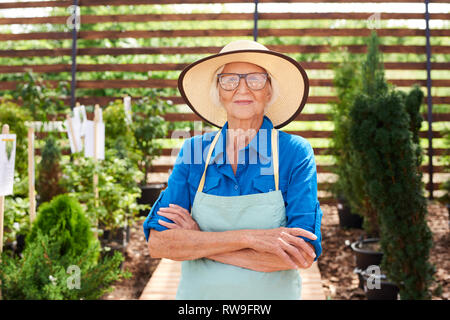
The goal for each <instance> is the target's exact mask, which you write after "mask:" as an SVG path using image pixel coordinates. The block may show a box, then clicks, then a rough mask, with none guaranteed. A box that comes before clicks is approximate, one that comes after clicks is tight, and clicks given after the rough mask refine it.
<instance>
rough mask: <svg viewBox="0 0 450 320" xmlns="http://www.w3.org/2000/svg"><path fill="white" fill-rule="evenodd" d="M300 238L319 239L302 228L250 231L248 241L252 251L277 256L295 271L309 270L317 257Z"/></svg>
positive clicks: (309, 246) (310, 247)
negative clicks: (300, 269)
mask: <svg viewBox="0 0 450 320" xmlns="http://www.w3.org/2000/svg"><path fill="white" fill-rule="evenodd" d="M298 236H303V237H306V238H308V239H311V240H315V239H317V237H316V236H315V235H314V234H312V233H311V232H309V231H306V230H303V229H301V228H276V229H262V230H248V234H247V237H246V239H247V241H248V246H249V247H250V248H251V249H254V250H256V251H260V252H269V253H273V254H276V255H277V256H279V257H280V258H281V259H282V260H283V261H285V262H286V263H287V264H288V265H290V266H292V268H293V269H297V268H299V267H300V268H309V267H310V266H311V264H312V263H313V262H314V258H315V257H316V255H315V253H314V250H313V248H312V246H311V245H310V244H308V243H307V242H305V241H304V240H303V239H301V238H299V237H298Z"/></svg>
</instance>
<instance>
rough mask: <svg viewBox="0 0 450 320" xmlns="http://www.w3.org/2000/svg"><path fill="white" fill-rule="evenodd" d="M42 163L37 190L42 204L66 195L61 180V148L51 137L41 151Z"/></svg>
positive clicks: (40, 163)
mask: <svg viewBox="0 0 450 320" xmlns="http://www.w3.org/2000/svg"><path fill="white" fill-rule="evenodd" d="M41 150H42V151H41V156H42V158H41V161H40V162H39V165H38V178H37V181H36V190H37V191H38V194H39V201H40V202H47V201H50V200H51V199H52V198H53V197H55V196H57V195H59V194H62V193H65V190H64V189H63V188H62V187H61V185H60V183H59V180H60V179H61V175H62V171H61V166H60V162H61V148H60V147H59V146H58V141H57V140H56V139H55V137H53V135H51V134H50V135H49V136H48V137H47V138H46V139H45V144H44V146H43V148H42V149H41Z"/></svg>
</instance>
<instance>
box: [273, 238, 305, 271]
mask: <svg viewBox="0 0 450 320" xmlns="http://www.w3.org/2000/svg"><path fill="white" fill-rule="evenodd" d="M278 239H279V240H280V243H281V247H282V248H283V250H284V251H285V252H287V253H288V254H289V255H291V256H292V257H294V258H295V259H296V260H297V261H298V262H299V263H300V266H302V267H304V268H306V267H308V263H307V261H306V259H305V258H304V257H303V255H302V254H301V252H300V251H299V250H298V249H297V248H296V247H294V246H292V245H290V244H289V243H287V242H286V241H285V240H283V239H282V238H278ZM296 267H297V265H296Z"/></svg>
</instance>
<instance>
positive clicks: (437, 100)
mask: <svg viewBox="0 0 450 320" xmlns="http://www.w3.org/2000/svg"><path fill="white" fill-rule="evenodd" d="M139 98H141V97H133V99H139ZM161 98H162V99H164V100H170V101H172V103H173V104H175V105H178V104H185V103H186V102H185V101H184V100H183V98H182V97H180V96H170V97H161ZM117 99H119V100H121V99H123V97H111V96H98V97H77V98H76V100H77V102H79V103H81V104H84V105H88V106H89V105H92V106H93V105H95V104H99V105H100V106H101V107H105V106H107V105H108V104H109V103H110V102H112V101H115V100H117ZM426 99H427V97H425V98H424V103H426ZM61 100H62V101H64V104H65V105H66V106H70V98H67V97H66V98H61ZM431 100H432V103H433V104H450V96H447V97H436V96H434V97H432V99H431ZM336 101H338V99H337V97H336V96H309V97H308V102H307V103H308V104H328V103H331V102H336ZM16 103H18V104H20V101H16ZM447 119H448V118H447V116H446V115H445V114H438V115H437V118H436V119H433V121H434V122H437V121H448V120H447Z"/></svg>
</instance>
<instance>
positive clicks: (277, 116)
mask: <svg viewBox="0 0 450 320" xmlns="http://www.w3.org/2000/svg"><path fill="white" fill-rule="evenodd" d="M230 62H249V63H253V64H256V65H258V66H260V67H262V68H264V69H266V71H267V72H268V73H269V75H270V77H271V78H274V79H275V80H276V82H277V84H278V87H279V88H278V91H279V92H278V95H277V97H276V99H275V100H274V101H273V103H272V104H271V105H270V106H269V107H268V108H267V110H266V113H265V115H266V116H267V117H269V118H270V120H272V123H273V125H274V127H275V128H281V127H283V126H285V125H286V124H288V123H289V122H291V121H293V120H294V119H295V117H296V116H297V115H298V114H299V113H300V112H301V111H302V109H303V107H304V106H305V103H306V100H307V98H308V93H309V80H308V76H307V75H306V72H305V70H304V69H303V67H302V66H301V65H300V64H299V63H298V62H297V61H295V60H294V59H292V58H290V57H288V56H286V55H284V54H281V53H279V52H275V51H271V50H269V49H267V48H266V47H265V46H263V45H262V44H259V43H257V42H254V41H250V40H237V41H233V42H230V43H229V44H227V45H226V46H225V47H224V48H223V49H222V50H221V51H220V53H218V54H215V55H212V56H209V57H206V58H203V59H200V60H198V61H196V62H194V63H192V64H190V65H189V66H187V67H186V68H185V69H184V70H183V71H182V72H181V74H180V76H179V78H178V89H179V90H180V93H181V95H182V97H183V98H184V100H185V101H186V103H187V104H188V106H189V107H190V108H191V109H192V110H193V111H194V112H195V113H196V114H197V115H198V116H199V117H200V118H202V119H203V120H204V121H206V122H208V123H210V124H212V125H214V126H216V127H219V128H221V127H223V125H224V124H225V122H226V121H227V113H226V110H225V108H223V107H222V106H220V105H217V102H215V101H214V99H213V98H212V96H211V94H210V92H211V86H212V85H216V79H213V77H214V76H215V74H216V71H217V70H218V69H219V68H220V67H221V66H223V65H225V64H227V63H230Z"/></svg>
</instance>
